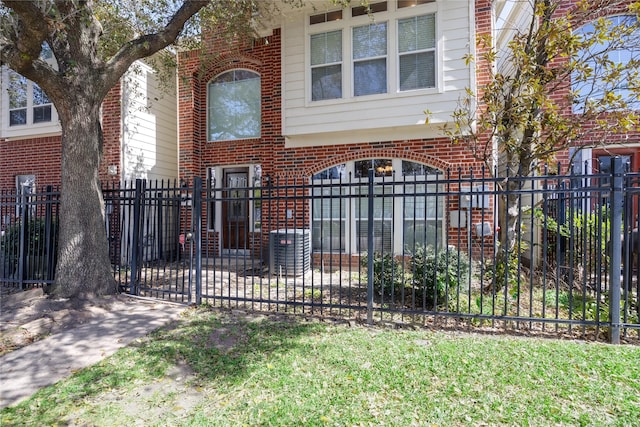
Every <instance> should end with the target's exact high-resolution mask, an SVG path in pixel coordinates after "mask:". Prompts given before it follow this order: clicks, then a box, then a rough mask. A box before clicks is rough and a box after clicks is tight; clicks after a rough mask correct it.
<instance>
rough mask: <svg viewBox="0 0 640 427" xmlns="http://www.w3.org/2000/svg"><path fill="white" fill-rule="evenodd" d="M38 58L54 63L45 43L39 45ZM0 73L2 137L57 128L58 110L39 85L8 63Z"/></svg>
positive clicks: (31, 134) (15, 136)
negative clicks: (0, 81) (40, 49)
mask: <svg viewBox="0 0 640 427" xmlns="http://www.w3.org/2000/svg"><path fill="white" fill-rule="evenodd" d="M40 59H41V60H43V61H46V62H47V63H49V64H50V65H51V66H52V67H54V68H56V67H57V64H56V61H55V58H54V56H53V53H52V52H51V49H49V46H48V45H47V44H46V43H45V44H44V45H43V46H42V52H41V54H40ZM0 73H1V75H2V78H1V80H2V91H3V96H2V97H1V99H2V112H3V113H2V117H1V118H0V136H1V137H4V138H24V137H27V136H34V135H45V134H55V133H58V132H60V124H59V123H58V114H57V112H56V110H55V108H54V106H53V103H52V102H51V100H50V99H49V97H48V96H47V94H46V93H45V92H44V90H42V88H41V87H40V86H38V85H37V84H36V83H34V82H32V81H31V80H29V79H27V78H26V77H23V76H21V75H20V74H18V73H17V72H15V71H13V70H11V69H9V68H8V67H3V68H2V69H0Z"/></svg>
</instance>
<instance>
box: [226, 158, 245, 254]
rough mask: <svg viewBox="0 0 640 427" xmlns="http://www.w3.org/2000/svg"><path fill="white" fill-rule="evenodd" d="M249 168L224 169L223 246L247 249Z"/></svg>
mask: <svg viewBox="0 0 640 427" xmlns="http://www.w3.org/2000/svg"><path fill="white" fill-rule="evenodd" d="M248 178H249V169H248V168H233V169H225V170H224V188H225V194H224V196H223V202H222V245H223V246H222V247H223V248H224V249H246V248H247V232H248V231H249V197H248V196H249V194H248V187H247V186H248V182H249V179H248Z"/></svg>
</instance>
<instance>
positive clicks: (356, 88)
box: [352, 22, 387, 96]
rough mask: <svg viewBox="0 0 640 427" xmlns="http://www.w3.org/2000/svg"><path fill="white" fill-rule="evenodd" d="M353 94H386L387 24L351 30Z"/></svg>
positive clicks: (370, 25)
mask: <svg viewBox="0 0 640 427" xmlns="http://www.w3.org/2000/svg"><path fill="white" fill-rule="evenodd" d="M352 40H353V94H354V95H355V96H361V95H371V94H375V93H386V92H387V23H386V22H382V23H379V24H369V25H363V26H359V27H354V28H353V36H352Z"/></svg>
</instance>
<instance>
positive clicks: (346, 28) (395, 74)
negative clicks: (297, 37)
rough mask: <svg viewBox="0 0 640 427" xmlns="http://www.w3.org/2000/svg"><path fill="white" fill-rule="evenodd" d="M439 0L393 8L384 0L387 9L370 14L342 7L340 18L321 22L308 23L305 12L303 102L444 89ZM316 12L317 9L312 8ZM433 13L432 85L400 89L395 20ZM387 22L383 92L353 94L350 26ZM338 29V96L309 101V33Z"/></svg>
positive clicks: (367, 98)
mask: <svg viewBox="0 0 640 427" xmlns="http://www.w3.org/2000/svg"><path fill="white" fill-rule="evenodd" d="M439 4H440V2H439V1H437V2H433V3H426V4H422V5H418V6H415V7H406V8H400V9H397V8H396V2H395V1H394V0H388V9H387V11H385V12H377V13H374V14H373V15H372V16H369V15H362V16H356V17H351V10H350V9H348V8H347V9H345V11H344V13H343V16H342V19H341V20H337V21H330V22H324V23H319V24H313V25H311V24H309V16H311V15H314V14H315V13H313V12H312V13H309V14H306V15H305V18H304V19H305V58H304V61H305V64H304V70H305V72H304V81H305V106H306V107H309V106H321V105H327V104H339V103H349V102H353V101H371V100H378V99H393V98H406V97H414V96H424V95H426V94H434V93H442V92H444V89H443V88H444V75H443V74H444V73H443V52H444V42H443V33H442V31H443V30H442V25H441V17H440V15H441V14H440V13H439V9H440V8H439ZM316 13H317V12H316ZM429 14H434V15H435V26H436V29H435V37H436V47H435V50H436V54H435V56H436V58H435V73H436V75H435V87H432V88H421V89H413V90H406V91H400V77H399V76H400V72H399V68H400V64H399V62H400V60H399V53H398V47H397V43H398V20H400V19H403V18H410V17H413V16H420V15H429ZM371 19H374V22H387V88H388V90H387V93H381V94H372V95H362V96H354V95H353V93H354V85H353V52H352V37H353V34H352V29H353V27H358V26H362V25H365V24H366V23H367V22H371ZM335 30H342V58H343V60H342V98H334V99H324V100H318V101H312V99H311V89H312V88H311V86H312V82H311V42H310V40H311V36H312V35H313V34H319V33H325V32H329V31H335Z"/></svg>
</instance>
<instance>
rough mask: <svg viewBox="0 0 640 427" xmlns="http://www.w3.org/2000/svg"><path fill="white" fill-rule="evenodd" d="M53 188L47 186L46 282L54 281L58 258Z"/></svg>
mask: <svg viewBox="0 0 640 427" xmlns="http://www.w3.org/2000/svg"><path fill="white" fill-rule="evenodd" d="M52 193H53V186H52V185H47V188H46V196H45V197H46V202H45V206H44V208H45V211H44V212H45V214H44V217H45V242H46V243H45V248H46V258H45V259H46V261H45V262H46V263H47V264H46V270H47V271H46V280H53V274H54V271H55V265H54V260H55V256H56V253H55V252H56V249H57V248H56V245H55V242H56V241H57V240H58V239H57V237H56V236H55V234H54V233H55V232H56V223H55V222H54V219H53V194H52Z"/></svg>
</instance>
